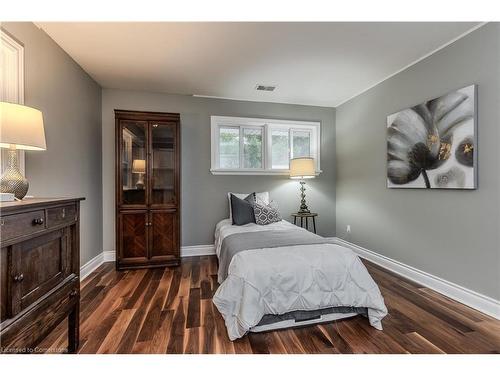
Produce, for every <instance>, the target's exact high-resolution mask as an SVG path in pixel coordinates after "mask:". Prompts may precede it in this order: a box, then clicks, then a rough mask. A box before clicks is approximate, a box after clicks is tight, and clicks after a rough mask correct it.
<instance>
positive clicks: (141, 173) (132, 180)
mask: <svg viewBox="0 0 500 375" xmlns="http://www.w3.org/2000/svg"><path fill="white" fill-rule="evenodd" d="M147 124H148V123H147V122H146V121H130V120H120V128H121V133H122V134H121V136H122V137H121V143H122V144H121V161H120V162H121V180H122V181H121V182H122V194H121V195H122V202H121V203H122V204H125V205H146V191H147V180H148V179H147Z"/></svg>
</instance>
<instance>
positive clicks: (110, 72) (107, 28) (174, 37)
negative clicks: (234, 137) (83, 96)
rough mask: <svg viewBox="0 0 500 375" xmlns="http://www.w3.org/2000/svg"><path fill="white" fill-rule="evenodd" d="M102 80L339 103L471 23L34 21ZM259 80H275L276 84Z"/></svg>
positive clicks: (193, 92) (277, 99)
mask: <svg viewBox="0 0 500 375" xmlns="http://www.w3.org/2000/svg"><path fill="white" fill-rule="evenodd" d="M37 25H39V26H40V27H42V28H43V29H44V30H45V31H46V32H47V34H49V35H50V36H51V37H52V39H54V40H55V41H56V42H57V43H58V44H59V45H60V46H61V47H62V48H63V49H64V50H65V51H66V52H67V53H68V54H69V55H70V56H71V57H73V59H75V60H76V62H77V63H78V64H80V65H81V66H82V68H83V69H85V71H87V72H88V73H89V74H90V75H91V76H92V77H93V78H94V79H95V80H96V81H97V82H98V83H99V84H100V85H101V86H102V87H105V88H119V89H131V90H144V91H152V92H165V93H174V94H186V95H202V96H214V97H224V98H231V99H242V100H254V101H264V102H279V103H296V104H307V105H319V106H333V107H335V106H337V105H339V104H340V103H342V102H344V101H345V100H347V99H349V98H351V97H353V96H355V95H357V94H359V93H360V92H362V91H364V90H366V89H367V88H369V87H371V86H373V85H375V84H376V83H378V82H380V81H382V80H384V79H385V78H387V77H388V76H390V75H392V74H394V73H395V72H397V71H399V70H401V69H402V68H404V67H405V66H407V65H409V64H411V63H413V62H415V61H416V60H418V59H420V58H422V57H423V56H425V55H427V54H429V53H431V52H432V51H434V50H436V49H437V48H440V47H441V46H443V45H445V44H447V43H449V42H450V41H451V40H453V39H455V38H457V37H459V36H460V35H462V34H464V33H465V32H467V31H469V30H471V29H473V28H475V27H477V23H470V22H469V23H452V22H438V23H429V22H426V23H335V22H332V23H291V22H287V23H172V22H161V23H146V22H142V23H131V22H125V23H123V22H122V23H114V22H103V23H85V22H76V23H64V22H55V23H50V22H41V23H37ZM257 84H265V85H276V86H277V89H276V90H275V91H274V92H261V91H256V90H255V86H256V85H257Z"/></svg>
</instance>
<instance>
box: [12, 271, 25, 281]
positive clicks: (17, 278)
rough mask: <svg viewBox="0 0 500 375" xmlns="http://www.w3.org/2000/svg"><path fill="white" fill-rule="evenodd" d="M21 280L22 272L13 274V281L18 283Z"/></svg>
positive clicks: (22, 278)
mask: <svg viewBox="0 0 500 375" xmlns="http://www.w3.org/2000/svg"><path fill="white" fill-rule="evenodd" d="M23 280H24V274H22V273H20V274H19V275H16V276H14V281H15V282H16V283H20V282H21V281H23Z"/></svg>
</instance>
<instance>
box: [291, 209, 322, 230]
mask: <svg viewBox="0 0 500 375" xmlns="http://www.w3.org/2000/svg"><path fill="white" fill-rule="evenodd" d="M292 216H293V223H294V224H295V225H297V218H300V227H301V228H304V218H305V219H306V220H305V222H306V229H307V230H309V218H312V224H313V230H314V233H316V216H318V214H316V213H313V212H308V213H300V212H297V213H294V214H292Z"/></svg>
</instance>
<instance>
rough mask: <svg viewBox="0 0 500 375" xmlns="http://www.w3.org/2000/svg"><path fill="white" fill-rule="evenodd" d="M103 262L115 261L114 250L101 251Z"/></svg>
mask: <svg viewBox="0 0 500 375" xmlns="http://www.w3.org/2000/svg"><path fill="white" fill-rule="evenodd" d="M102 253H103V255H104V261H105V262H114V261H115V260H116V252H115V251H114V250H111V251H103V252H102Z"/></svg>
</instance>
